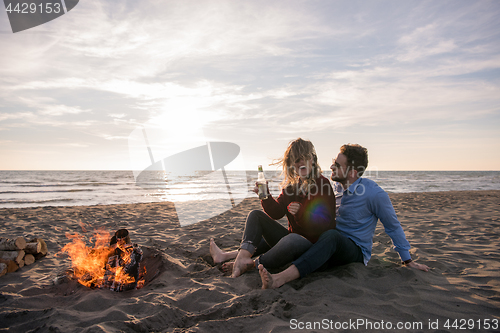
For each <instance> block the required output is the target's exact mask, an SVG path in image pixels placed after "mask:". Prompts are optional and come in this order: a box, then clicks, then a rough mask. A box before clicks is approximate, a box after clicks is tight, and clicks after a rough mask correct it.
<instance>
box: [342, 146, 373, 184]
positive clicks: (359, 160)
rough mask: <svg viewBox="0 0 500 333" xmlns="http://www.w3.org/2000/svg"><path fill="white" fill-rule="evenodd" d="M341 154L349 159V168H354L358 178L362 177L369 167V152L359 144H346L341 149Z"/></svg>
mask: <svg viewBox="0 0 500 333" xmlns="http://www.w3.org/2000/svg"><path fill="white" fill-rule="evenodd" d="M340 152H341V153H342V154H344V155H345V156H346V157H347V168H348V170H349V169H350V168H354V169H355V170H357V171H358V176H360V177H361V176H362V175H363V173H364V172H365V170H366V167H367V166H368V150H367V149H366V148H365V147H362V146H360V145H358V144H351V143H349V144H346V145H343V146H342V147H340Z"/></svg>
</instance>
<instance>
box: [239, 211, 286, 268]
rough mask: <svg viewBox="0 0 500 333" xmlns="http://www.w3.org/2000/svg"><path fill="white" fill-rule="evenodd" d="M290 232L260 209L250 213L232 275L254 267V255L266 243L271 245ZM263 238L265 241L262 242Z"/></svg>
mask: <svg viewBox="0 0 500 333" xmlns="http://www.w3.org/2000/svg"><path fill="white" fill-rule="evenodd" d="M287 234H288V230H287V229H286V228H285V227H283V226H282V225H281V224H280V223H278V222H276V221H275V220H273V219H272V218H270V217H269V216H268V215H267V214H266V213H264V212H263V211H260V210H254V211H251V212H250V213H249V214H248V217H247V221H246V224H245V231H244V232H243V239H242V241H241V245H240V250H239V252H238V255H237V256H236V260H235V262H234V266H233V273H232V275H231V276H232V277H238V276H240V275H241V274H243V273H244V272H246V271H247V270H249V269H251V268H252V267H254V262H253V260H252V256H253V255H254V254H255V253H256V250H258V249H259V248H262V247H263V246H265V245H266V244H267V245H268V246H270V247H272V246H274V245H275V244H276V243H278V242H279V240H280V239H281V238H283V237H284V236H286V235H287ZM262 239H264V240H265V243H261V242H262Z"/></svg>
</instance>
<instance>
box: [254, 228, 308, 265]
mask: <svg viewBox="0 0 500 333" xmlns="http://www.w3.org/2000/svg"><path fill="white" fill-rule="evenodd" d="M311 246H312V243H311V242H310V241H309V240H308V239H307V238H305V237H304V236H302V235H299V234H295V233H290V234H288V235H286V236H285V237H283V238H281V239H280V240H279V242H278V243H277V244H276V245H274V246H273V247H272V248H271V249H270V250H269V251H267V252H266V253H264V254H263V255H261V256H260V257H259V258H258V259H256V261H255V262H256V264H257V265H256V266H258V264H262V265H263V266H264V267H265V268H267V269H269V268H279V267H281V266H283V265H286V264H289V263H291V262H292V261H293V260H295V259H297V258H299V257H300V256H301V255H302V254H304V253H305V252H306V251H307V250H308V249H309V248H310V247H311Z"/></svg>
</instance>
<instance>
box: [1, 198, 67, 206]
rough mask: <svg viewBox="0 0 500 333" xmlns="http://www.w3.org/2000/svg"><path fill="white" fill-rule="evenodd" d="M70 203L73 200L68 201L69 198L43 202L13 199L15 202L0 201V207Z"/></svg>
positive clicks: (40, 200)
mask: <svg viewBox="0 0 500 333" xmlns="http://www.w3.org/2000/svg"><path fill="white" fill-rule="evenodd" d="M70 201H74V199H70V198H65V199H62V198H58V199H45V200H42V199H38V200H28V199H26V200H19V199H15V200H0V205H8V204H20V205H31V204H46V203H49V202H52V203H54V202H64V203H68V202H70Z"/></svg>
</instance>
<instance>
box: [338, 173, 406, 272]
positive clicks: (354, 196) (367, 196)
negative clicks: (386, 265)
mask: <svg viewBox="0 0 500 333" xmlns="http://www.w3.org/2000/svg"><path fill="white" fill-rule="evenodd" d="M379 219H380V222H382V224H383V225H384V228H385V232H386V233H387V234H388V235H389V237H391V239H392V243H393V244H394V249H395V250H396V251H397V252H398V253H399V256H400V257H401V260H402V261H405V260H408V259H410V258H411V256H410V252H409V250H410V243H408V241H407V240H406V237H405V234H404V231H403V228H402V227H401V223H399V220H398V217H397V216H396V212H395V211H394V207H393V206H392V203H391V200H390V199H389V195H388V194H387V193H386V192H385V191H384V190H383V189H382V188H381V187H380V186H378V185H377V183H375V182H374V181H373V180H371V179H367V178H359V179H358V180H356V181H355V182H354V183H353V184H351V186H349V188H348V189H347V190H345V191H344V194H343V196H342V201H341V204H340V208H339V216H337V230H338V231H339V232H340V233H342V234H343V235H345V236H346V237H348V238H350V239H352V240H353V241H354V243H356V244H357V245H358V246H359V247H360V248H361V251H362V252H363V257H364V263H365V265H366V264H368V261H369V260H370V258H371V255H372V247H373V236H374V235H375V227H376V226H377V221H378V220H379Z"/></svg>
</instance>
